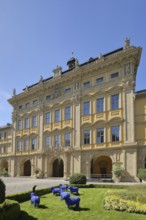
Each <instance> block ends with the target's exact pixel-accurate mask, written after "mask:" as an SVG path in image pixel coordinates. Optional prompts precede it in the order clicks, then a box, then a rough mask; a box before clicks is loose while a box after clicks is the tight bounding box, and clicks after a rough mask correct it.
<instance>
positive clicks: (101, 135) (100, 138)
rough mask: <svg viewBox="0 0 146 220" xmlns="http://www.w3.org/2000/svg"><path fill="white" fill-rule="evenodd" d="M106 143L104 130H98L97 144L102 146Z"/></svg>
mask: <svg viewBox="0 0 146 220" xmlns="http://www.w3.org/2000/svg"><path fill="white" fill-rule="evenodd" d="M103 142H104V128H97V136H96V143H97V144H100V143H103Z"/></svg>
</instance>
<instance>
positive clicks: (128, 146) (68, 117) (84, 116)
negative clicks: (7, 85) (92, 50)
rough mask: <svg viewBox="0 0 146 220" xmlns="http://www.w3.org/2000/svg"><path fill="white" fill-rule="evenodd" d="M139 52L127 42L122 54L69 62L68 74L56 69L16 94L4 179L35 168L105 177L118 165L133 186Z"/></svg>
mask: <svg viewBox="0 0 146 220" xmlns="http://www.w3.org/2000/svg"><path fill="white" fill-rule="evenodd" d="M141 51H142V49H141V48H140V47H134V46H130V42H129V40H128V39H126V41H125V45H124V47H123V48H120V49H118V50H115V51H112V52H110V53H108V54H105V55H100V56H99V57H97V58H95V59H93V58H90V59H89V60H88V61H87V62H86V63H83V64H79V62H78V60H77V59H75V58H71V59H70V60H69V61H68V63H67V65H68V69H67V70H66V71H64V72H63V71H62V68H61V67H57V68H55V69H54V70H53V76H52V77H50V78H48V79H43V78H42V77H41V78H40V80H39V82H38V83H36V84H34V85H31V86H28V87H26V88H25V89H24V90H23V92H22V93H20V94H16V91H14V92H13V96H12V98H11V99H9V100H8V101H9V103H10V104H11V105H12V106H13V113H12V128H11V132H12V137H11V141H10V146H11V147H10V149H9V148H8V149H9V152H10V154H9V155H5V158H4V159H5V160H6V161H8V172H9V175H11V176H34V171H35V168H36V167H39V168H40V169H41V176H43V177H50V176H54V177H56V176H57V177H64V178H67V177H69V176H70V175H71V174H73V173H75V172H81V173H84V174H85V175H86V176H87V178H90V177H104V178H107V177H111V176H112V173H111V171H112V164H113V163H115V162H117V161H118V162H120V163H121V164H122V166H123V167H124V169H125V170H126V171H127V175H126V176H125V177H124V179H123V181H136V180H137V177H136V176H137V170H138V168H139V167H142V166H143V164H142V162H141V163H139V160H140V157H141V156H140V151H139V149H142V146H144V145H145V130H146V129H145V124H144V123H142V122H143V121H144V120H145V115H144V114H145V112H144V111H145V103H146V102H145V98H144V95H143V96H142V97H141V95H140V94H138V93H135V79H136V70H137V67H138V65H139V61H140V56H141ZM134 97H136V98H134ZM138 106H141V110H140V108H139V107H138ZM140 111H141V112H140ZM135 122H136V126H135ZM141 129H142V132H141V131H140V130H141ZM0 144H1V143H0ZM145 155H146V153H145ZM4 159H3V155H1V157H0V161H3V160H4ZM2 168H3V166H2V165H1V169H2Z"/></svg>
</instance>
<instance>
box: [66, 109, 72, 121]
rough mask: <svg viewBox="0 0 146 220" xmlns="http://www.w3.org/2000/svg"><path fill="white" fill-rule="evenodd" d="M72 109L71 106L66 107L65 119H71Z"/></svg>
mask: <svg viewBox="0 0 146 220" xmlns="http://www.w3.org/2000/svg"><path fill="white" fill-rule="evenodd" d="M70 110H71V108H70V106H69V107H66V108H65V120H69V119H71V111H70Z"/></svg>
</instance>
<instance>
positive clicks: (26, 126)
mask: <svg viewBox="0 0 146 220" xmlns="http://www.w3.org/2000/svg"><path fill="white" fill-rule="evenodd" d="M24 128H25V129H27V128H29V118H25V120H24Z"/></svg>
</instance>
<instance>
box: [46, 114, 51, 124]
mask: <svg viewBox="0 0 146 220" xmlns="http://www.w3.org/2000/svg"><path fill="white" fill-rule="evenodd" d="M50 119H51V118H50V112H47V113H46V115H45V123H46V124H49V123H50V122H51V120H50Z"/></svg>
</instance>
